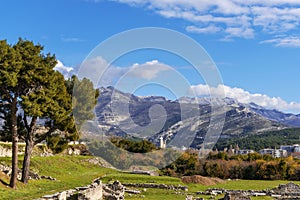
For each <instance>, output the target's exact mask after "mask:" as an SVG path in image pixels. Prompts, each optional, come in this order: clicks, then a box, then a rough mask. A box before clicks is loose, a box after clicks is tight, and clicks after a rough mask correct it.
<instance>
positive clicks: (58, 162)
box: [0, 156, 300, 200]
mask: <svg viewBox="0 0 300 200" xmlns="http://www.w3.org/2000/svg"><path fill="white" fill-rule="evenodd" d="M89 158H91V157H87V156H53V157H33V158H32V165H31V168H32V170H33V171H36V172H38V173H39V174H40V175H47V176H52V177H54V178H56V179H57V181H50V180H38V181H35V180H32V181H29V184H28V185H24V184H22V183H18V185H17V187H18V189H17V190H12V189H10V188H8V187H6V186H5V185H4V184H1V183H0V199H34V198H38V197H41V196H43V195H46V194H53V193H56V192H59V191H63V190H67V189H71V188H75V187H78V186H85V185H88V184H90V183H91V182H92V180H94V179H95V178H98V177H103V178H102V181H103V182H104V183H108V182H111V181H114V180H119V181H120V182H121V183H157V184H169V185H179V184H180V185H186V184H184V183H182V182H181V180H180V179H178V178H173V177H167V176H148V175H138V174H130V173H126V172H120V171H117V170H113V169H106V168H101V167H98V166H96V165H92V164H90V163H88V162H87V159H89ZM20 161H21V157H20ZM0 162H6V163H8V164H9V163H10V158H0ZM20 164H21V162H20ZM0 180H2V182H6V183H8V181H9V180H8V178H7V177H6V176H4V175H3V174H1V173H0ZM288 182H289V181H258V180H230V181H226V183H222V184H218V185H214V186H204V185H200V184H188V188H189V191H188V192H187V193H188V194H193V195H194V196H195V192H197V191H204V190H206V189H208V188H225V189H233V190H237V189H240V190H249V189H253V190H262V189H266V188H274V187H277V186H278V185H279V184H283V183H288ZM295 183H297V184H300V182H295ZM137 189H139V190H141V191H142V190H143V188H137ZM178 192H181V194H178ZM178 192H177V194H176V191H170V190H162V189H150V188H147V191H142V194H141V195H143V196H144V197H143V199H146V200H148V199H149V200H156V199H159V200H164V199H165V200H169V199H170V200H172V199H176V200H177V199H178V200H179V199H185V195H186V194H185V193H184V192H183V191H178ZM141 195H132V196H129V195H128V194H126V199H129V200H137V199H141V198H142V197H141ZM198 197H203V198H205V199H209V196H203V195H202V196H198ZM221 197H223V195H220V196H218V197H217V198H216V199H218V198H221ZM252 199H254V200H269V199H271V198H270V197H253V198H252Z"/></svg>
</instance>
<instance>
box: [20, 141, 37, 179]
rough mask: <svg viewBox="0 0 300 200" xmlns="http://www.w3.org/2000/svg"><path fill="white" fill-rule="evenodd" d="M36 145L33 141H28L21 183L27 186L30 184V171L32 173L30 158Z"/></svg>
mask: <svg viewBox="0 0 300 200" xmlns="http://www.w3.org/2000/svg"><path fill="white" fill-rule="evenodd" d="M33 146H34V143H33V140H30V141H26V149H25V155H24V160H23V169H22V179H21V181H22V182H23V183H25V184H27V183H28V179H29V171H30V158H31V153H32V149H33Z"/></svg>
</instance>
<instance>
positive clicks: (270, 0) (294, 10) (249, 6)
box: [112, 0, 300, 40]
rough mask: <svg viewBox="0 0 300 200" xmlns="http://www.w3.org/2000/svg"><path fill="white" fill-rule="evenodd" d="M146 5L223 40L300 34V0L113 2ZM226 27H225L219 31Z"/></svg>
mask: <svg viewBox="0 0 300 200" xmlns="http://www.w3.org/2000/svg"><path fill="white" fill-rule="evenodd" d="M112 1H117V2H120V3H126V4H129V5H131V6H143V7H146V8H147V9H149V10H152V11H154V12H155V13H157V14H159V15H161V16H163V17H166V18H177V19H183V20H186V21H189V22H190V23H192V24H191V25H190V26H187V27H186V30H187V31H189V32H195V33H201V34H203V33H206V34H214V33H219V32H221V33H223V34H224V38H225V39H226V40H229V39H231V38H238V37H239V38H246V39H249V38H253V37H254V36H255V35H257V34H258V33H259V32H260V31H263V32H266V33H268V34H270V36H271V37H272V35H277V34H279V33H280V34H282V33H288V32H289V31H294V32H299V30H300V1H299V0H214V1H212V0H112ZM219 27H223V28H219Z"/></svg>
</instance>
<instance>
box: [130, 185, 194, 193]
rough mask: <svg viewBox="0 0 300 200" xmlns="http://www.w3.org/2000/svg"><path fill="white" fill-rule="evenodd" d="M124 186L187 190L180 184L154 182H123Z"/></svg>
mask: <svg viewBox="0 0 300 200" xmlns="http://www.w3.org/2000/svg"><path fill="white" fill-rule="evenodd" d="M124 186H126V187H138V188H156V189H166V190H183V191H188V187H187V186H182V185H177V186H175V185H166V184H154V183H125V184H124Z"/></svg>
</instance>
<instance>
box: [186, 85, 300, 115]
mask: <svg viewBox="0 0 300 200" xmlns="http://www.w3.org/2000/svg"><path fill="white" fill-rule="evenodd" d="M191 92H194V94H196V95H197V96H212V97H223V96H224V93H225V96H226V97H230V98H233V99H236V100H238V101H239V102H241V103H251V102H253V103H256V104H257V105H260V106H263V107H266V108H270V109H277V110H281V111H286V112H298V113H299V112H300V103H296V102H290V103H288V102H286V101H284V100H282V99H281V98H280V97H269V96H267V95H265V94H257V93H256V94H252V93H250V92H248V91H245V90H244V89H242V88H236V87H234V88H232V87H229V86H225V85H218V87H209V86H208V85H203V84H199V85H194V86H191Z"/></svg>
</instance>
